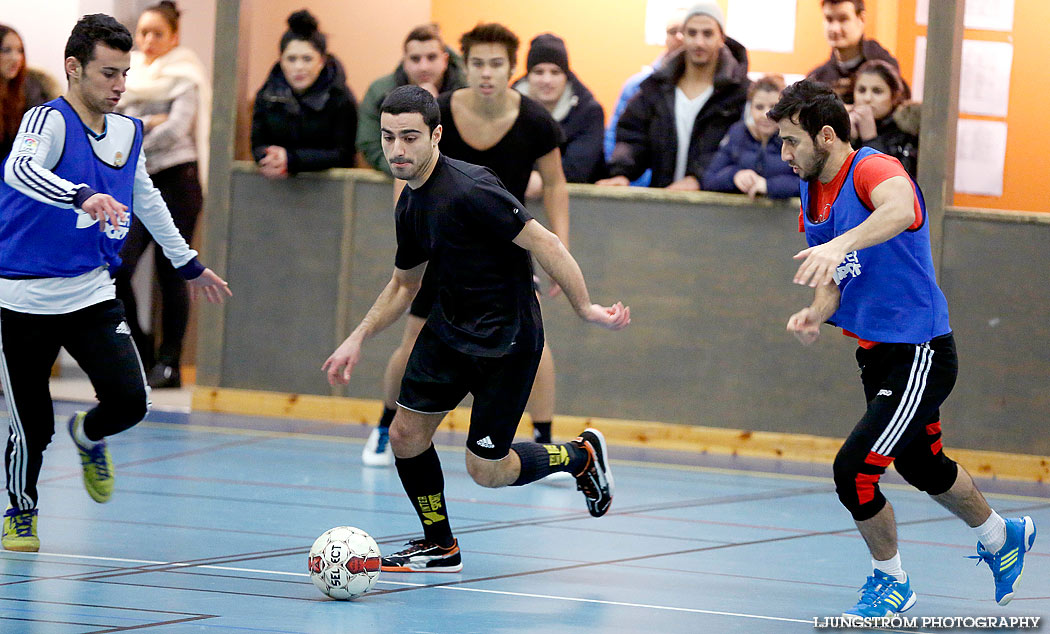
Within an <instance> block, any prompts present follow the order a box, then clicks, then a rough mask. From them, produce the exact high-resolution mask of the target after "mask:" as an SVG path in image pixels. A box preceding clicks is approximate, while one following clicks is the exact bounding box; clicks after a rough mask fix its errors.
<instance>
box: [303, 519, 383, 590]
mask: <svg viewBox="0 0 1050 634" xmlns="http://www.w3.org/2000/svg"><path fill="white" fill-rule="evenodd" d="M380 557H381V555H380V554H379V545H378V544H376V540H374V539H372V536H371V535H369V534H368V533H366V532H364V531H363V530H361V529H360V528H354V527H353V526H336V527H335V528H330V529H328V530H326V531H325V532H324V533H322V534H321V536H320V537H318V538H317V541H315V542H314V545H313V546H311V547H310V558H309V560H308V565H309V569H310V580H311V581H313V582H314V585H315V586H317V588H318V589H319V590H320V591H321V592H323V593H325V594H327V595H328V596H330V597H332V598H333V599H341V600H346V599H353V598H354V597H359V596H361V595H362V594H364V593H366V592H368V591H369V590H371V589H372V586H374V585H375V583H376V579H377V578H378V577H379V567H380V564H381V560H380Z"/></svg>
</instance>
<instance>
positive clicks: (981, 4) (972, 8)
mask: <svg viewBox="0 0 1050 634" xmlns="http://www.w3.org/2000/svg"><path fill="white" fill-rule="evenodd" d="M929 21H930V0H918V1H917V2H916V3H915V23H916V24H922V25H926V24H927V23H929ZM963 25H964V26H965V27H966V28H968V29H981V30H984V31H1007V32H1009V31H1013V30H1014V0H966V9H965V10H964V13H963Z"/></svg>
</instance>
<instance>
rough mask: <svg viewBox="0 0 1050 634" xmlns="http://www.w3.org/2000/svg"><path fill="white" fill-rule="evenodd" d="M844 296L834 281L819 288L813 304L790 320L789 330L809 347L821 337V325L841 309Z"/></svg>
mask: <svg viewBox="0 0 1050 634" xmlns="http://www.w3.org/2000/svg"><path fill="white" fill-rule="evenodd" d="M840 299H842V294H841V293H840V292H839V287H838V285H837V284H835V282H834V281H832V282H831V283H830V284H823V285H821V286H818V287H817V290H816V292H815V293H814V295H813V303H812V304H810V305H809V306H806V307H805V308H803V309H802V310H800V311H798V312H797V313H795V314H794V315H792V316H791V317H790V318H789V319H788V323H787V330H788V332H790V333H791V334H793V335H795V338H796V339H798V340H799V341H801V342H802V343H803V344H804V345H807V346H808V345H809V344H811V343H813V342H814V341H816V340H817V337H819V336H820V325H821V324H822V323H824V322H825V321H827V320H828V319H829V318H830V317H831V316H832V315H834V314H835V311H836V310H838V308H839V300H840Z"/></svg>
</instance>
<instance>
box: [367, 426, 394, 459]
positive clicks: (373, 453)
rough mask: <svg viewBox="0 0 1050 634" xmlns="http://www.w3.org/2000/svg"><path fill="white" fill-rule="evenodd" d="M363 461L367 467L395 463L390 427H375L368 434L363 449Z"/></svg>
mask: <svg viewBox="0 0 1050 634" xmlns="http://www.w3.org/2000/svg"><path fill="white" fill-rule="evenodd" d="M361 462H362V463H363V464H364V465H365V466H366V467H391V466H393V465H394V451H393V450H392V449H391V448H390V428H389V427H373V428H372V432H371V433H370V434H368V440H367V441H366V442H365V447H364V449H362V450H361Z"/></svg>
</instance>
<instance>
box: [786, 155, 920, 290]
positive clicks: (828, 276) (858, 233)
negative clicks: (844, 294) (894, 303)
mask: <svg viewBox="0 0 1050 634" xmlns="http://www.w3.org/2000/svg"><path fill="white" fill-rule="evenodd" d="M871 204H872V206H874V207H875V211H873V212H871V215H870V216H868V219H867V220H865V221H864V222H862V223H860V224H859V225H857V226H856V227H853V228H852V229H850V230H849V231H847V232H846V233H843V234H842V235H840V236H838V237H836V238H833V239H832V240H829V241H827V242H825V243H824V244H818V245H817V246H814V247H810V248H808V249H803V250H802V251H799V252H798V253H796V254H795V259H796V260H802V264H801V265H799V267H798V271H797V272H796V273H795V280H794V281H795V283H796V284H801V285H803V286H806V285H809V286H811V287H814V288H816V287H818V286H820V285H823V284H827V283H829V282H831V281H832V280H833V279H834V275H835V268H836V267H838V265H839V264H842V260H844V259H845V258H846V255H847V254H848V253H850V252H852V251H859V250H860V249H866V248H868V247H870V246H873V245H876V244H881V243H883V242H885V241H887V240H889V239H891V238H893V237H894V236H896V235H897V234H898V233H900V232H902V231H904V230H905V229H907V228H908V227H910V226H911V225H912V223H914V222H915V221H916V218H915V190H914V189H913V188H912V184H911V181H910V180H909V179H908V178H906V177H904V176H894V177H892V178H887V179H886V180H884V181H882V182H881V183H879V184H878V185H877V186H876V187H875V188H874V189H872V190H871Z"/></svg>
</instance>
